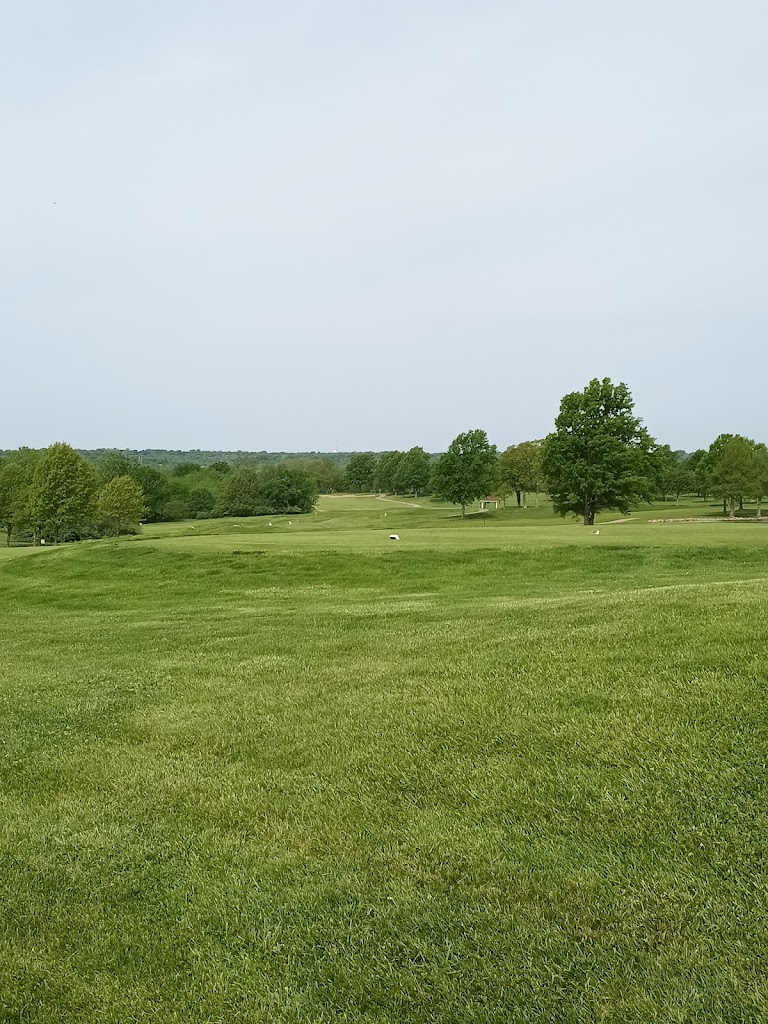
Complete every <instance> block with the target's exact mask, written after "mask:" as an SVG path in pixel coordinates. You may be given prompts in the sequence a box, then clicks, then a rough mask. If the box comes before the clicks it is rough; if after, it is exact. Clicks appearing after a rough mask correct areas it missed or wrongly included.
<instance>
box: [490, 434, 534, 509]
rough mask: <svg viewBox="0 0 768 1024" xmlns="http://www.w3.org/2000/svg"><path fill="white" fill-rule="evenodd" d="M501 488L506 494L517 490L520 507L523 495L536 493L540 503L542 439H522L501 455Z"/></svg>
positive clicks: (516, 494)
mask: <svg viewBox="0 0 768 1024" xmlns="http://www.w3.org/2000/svg"><path fill="white" fill-rule="evenodd" d="M499 476H500V482H501V490H502V492H503V493H504V494H505V495H506V494H509V493H510V491H514V492H515V496H516V498H517V504H518V507H519V506H520V505H521V504H522V503H523V495H525V494H531V493H532V494H535V495H536V505H537V507H538V504H539V491H540V490H541V441H521V442H520V444H512V445H510V446H509V447H508V448H505V449H504V451H503V452H502V453H501V455H500V456H499Z"/></svg>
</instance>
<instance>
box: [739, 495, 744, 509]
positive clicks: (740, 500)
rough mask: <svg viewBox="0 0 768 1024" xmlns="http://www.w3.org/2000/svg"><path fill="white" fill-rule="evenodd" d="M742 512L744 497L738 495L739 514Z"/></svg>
mask: <svg viewBox="0 0 768 1024" xmlns="http://www.w3.org/2000/svg"><path fill="white" fill-rule="evenodd" d="M743 511H744V495H743V494H740V495H739V512H743Z"/></svg>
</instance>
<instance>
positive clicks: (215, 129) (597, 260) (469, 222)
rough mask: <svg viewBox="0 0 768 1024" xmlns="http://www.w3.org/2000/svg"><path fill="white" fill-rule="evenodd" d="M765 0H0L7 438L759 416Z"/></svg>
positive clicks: (716, 429)
mask: <svg viewBox="0 0 768 1024" xmlns="http://www.w3.org/2000/svg"><path fill="white" fill-rule="evenodd" d="M767 43H768V4H766V3H765V0H739V2H738V3H726V2H725V0H718V2H712V0H687V2H683V0H679V2H677V0H643V2H642V3H638V2H630V0H617V2H613V0H602V2H592V0H560V2H557V0H546V2H543V0H464V2H461V0H386V2H382V0H314V2H308V0H293V2H292V0H281V2H275V0H270V2H259V0H217V2H216V3H211V2H209V0H206V2H195V0H131V2H130V3H104V2H103V0H87V2H86V0H67V2H65V3H63V2H61V0H34V2H30V0H5V2H4V3H3V4H2V7H0V133H1V134H0V137H1V138H2V159H0V184H1V185H2V193H1V196H2V198H1V201H0V344H1V345H2V352H1V353H0V381H2V391H1V395H2V397H1V399H0V448H14V447H17V446H18V445H22V444H27V445H32V446H42V445H47V444H50V443H52V442H53V441H55V440H67V441H69V442H70V443H72V444H74V445H76V446H78V447H112V446H114V447H120V448H144V447H168V448H209V449H245V450H253V449H268V450H331V449H334V448H338V449H340V450H341V449H344V450H347V449H367V448H371V449H376V450H380V449H386V448H407V447H410V446H411V445H416V444H421V445H423V446H424V447H425V448H427V449H429V450H433V451H438V450H442V449H444V448H445V447H446V446H447V444H448V443H449V442H450V440H451V439H452V438H453V437H454V436H455V435H456V434H457V433H459V432H460V431H462V430H466V429H470V428H474V427H483V428H485V429H486V430H487V431H488V433H489V435H490V437H491V440H492V441H494V442H496V443H497V444H499V446H501V447H505V446H506V445H508V444H510V443H513V442H517V441H520V440H524V439H527V438H531V437H540V436H542V435H544V434H545V433H546V432H547V431H549V430H550V429H551V428H552V423H553V419H554V416H555V415H556V413H557V409H558V405H559V401H560V398H561V397H562V395H563V394H564V393H566V392H568V391H573V390H577V389H581V388H583V387H584V386H585V385H586V383H587V382H588V381H589V380H590V379H591V378H592V377H595V376H599V377H603V376H609V377H611V378H613V379H614V380H623V381H625V382H626V383H627V384H628V385H629V387H630V389H631V390H632V393H633V395H634V397H635V401H636V407H637V411H638V413H639V414H640V415H641V416H642V417H643V418H644V420H645V422H646V424H647V426H648V428H649V429H650V431H651V433H652V434H654V435H655V436H657V437H659V438H660V439H661V440H662V441H665V442H668V443H670V444H671V445H672V446H673V447H675V448H686V449H688V450H691V449H693V448H696V447H699V446H707V445H709V443H710V442H711V441H712V439H713V438H714V436H715V435H716V434H718V433H720V432H721V431H726V430H727V431H734V432H741V433H745V434H748V435H750V436H754V437H759V438H761V439H763V440H768V408H767V405H766V384H767V383H768V354H767V353H768V345H767V344H766V341H767V340H768V338H767V331H766V328H767V327H768V289H767V287H766V284H767V281H768V275H767V274H766V271H767V270H768V267H767V266H766V263H767V260H766V245H767V241H768V205H767V204H766V198H768V58H767V55H766V45H767Z"/></svg>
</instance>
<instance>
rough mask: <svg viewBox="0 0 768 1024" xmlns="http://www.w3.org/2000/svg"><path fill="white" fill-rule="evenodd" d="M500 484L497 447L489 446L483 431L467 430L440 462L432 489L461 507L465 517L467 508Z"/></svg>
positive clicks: (439, 495)
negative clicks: (498, 482)
mask: <svg viewBox="0 0 768 1024" xmlns="http://www.w3.org/2000/svg"><path fill="white" fill-rule="evenodd" d="M497 481H498V458H497V455H496V445H495V444H490V442H489V441H488V435H487V434H486V432H485V431H484V430H468V431H467V432H466V433H464V434H459V435H458V437H456V438H454V439H453V441H451V443H450V445H449V446H448V451H447V452H446V453H445V455H442V456H441V457H440V458H439V459H438V460H437V462H436V463H435V466H434V470H433V472H432V480H431V484H430V486H431V488H432V491H433V492H434V493H435V494H436V495H438V497H440V498H444V499H445V500H446V501H450V502H452V503H453V504H454V505H461V515H462V518H464V517H465V516H466V510H467V505H469V504H470V503H471V502H473V501H476V500H477V499H478V498H482V497H484V496H485V495H487V494H490V493H491V491H492V490H493V488H494V487H495V486H496V483H497Z"/></svg>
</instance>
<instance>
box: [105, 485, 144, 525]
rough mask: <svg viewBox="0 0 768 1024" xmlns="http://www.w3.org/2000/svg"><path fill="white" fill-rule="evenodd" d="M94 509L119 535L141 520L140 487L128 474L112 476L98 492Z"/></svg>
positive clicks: (142, 513) (141, 496)
mask: <svg viewBox="0 0 768 1024" xmlns="http://www.w3.org/2000/svg"><path fill="white" fill-rule="evenodd" d="M96 511H97V514H98V515H99V517H100V518H101V519H103V520H104V521H105V522H107V523H108V524H109V526H110V527H111V528H112V529H113V530H114V532H115V533H116V534H117V536H118V537H119V536H120V534H121V533H124V532H125V531H126V530H127V529H128V528H129V527H132V526H137V525H138V523H140V522H141V519H142V517H143V515H144V495H143V493H142V490H141V487H139V485H138V484H137V483H136V481H135V480H133V479H132V478H131V477H129V476H115V477H112V479H111V480H109V481H108V482H107V483H106V484H104V486H103V487H102V489H101V492H100V493H99V498H98V502H97V506H96Z"/></svg>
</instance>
